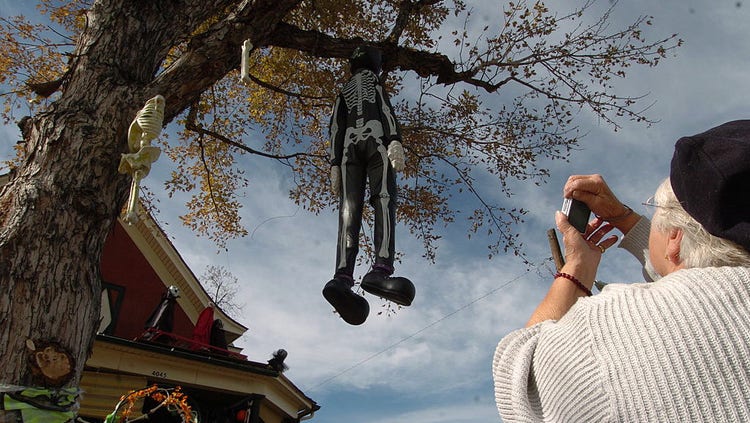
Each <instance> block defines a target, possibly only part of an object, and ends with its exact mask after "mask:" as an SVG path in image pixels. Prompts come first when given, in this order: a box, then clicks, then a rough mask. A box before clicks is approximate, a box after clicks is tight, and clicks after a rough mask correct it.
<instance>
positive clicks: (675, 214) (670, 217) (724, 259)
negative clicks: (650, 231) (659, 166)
mask: <svg viewBox="0 0 750 423" xmlns="http://www.w3.org/2000/svg"><path fill="white" fill-rule="evenodd" d="M654 201H655V202H656V204H657V205H658V206H657V207H656V211H655V213H654V217H653V219H652V221H651V224H652V225H654V227H655V228H656V229H657V230H659V231H662V232H666V231H668V230H670V229H680V230H682V243H681V244H680V260H682V262H683V264H684V265H685V267H686V268H692V267H719V266H746V267H750V253H749V252H748V251H746V250H745V249H744V248H742V247H741V246H740V245H739V244H736V243H734V242H732V241H729V240H726V239H724V238H719V237H716V236H713V235H711V234H710V233H708V231H706V229H705V228H703V225H701V224H700V223H698V221H696V220H695V219H693V218H692V217H691V216H690V215H689V214H688V213H687V212H686V211H685V209H684V208H682V205H681V204H680V202H679V201H678V200H677V197H676V196H675V194H674V191H673V190H672V184H671V183H670V181H669V178H667V179H665V180H664V182H662V183H661V185H659V187H658V188H657V189H656V193H655V194H654Z"/></svg>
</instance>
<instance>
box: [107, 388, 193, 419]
mask: <svg viewBox="0 0 750 423" xmlns="http://www.w3.org/2000/svg"><path fill="white" fill-rule="evenodd" d="M147 397H150V398H151V399H152V400H154V401H156V402H157V403H158V404H157V405H156V407H154V408H152V409H151V410H148V411H147V412H146V413H145V414H142V415H140V416H133V406H134V405H135V403H136V401H138V400H139V399H143V398H147ZM162 407H166V408H167V410H168V411H169V412H171V413H173V414H177V415H179V416H180V418H182V423H199V422H198V415H197V413H195V412H193V410H192V409H191V408H190V405H189V404H188V396H187V394H185V393H184V392H182V391H181V388H180V387H179V386H177V387H175V388H173V389H169V388H160V387H158V386H157V385H152V386H149V387H148V388H145V389H139V390H135V391H131V392H130V393H128V394H127V395H123V396H122V397H121V398H120V402H118V403H117V405H116V406H115V411H113V412H112V414H110V415H108V416H107V418H106V419H105V420H104V422H105V423H129V422H136V421H139V420H148V419H149V416H150V415H151V414H153V413H154V412H156V411H157V410H159V409H161V408H162Z"/></svg>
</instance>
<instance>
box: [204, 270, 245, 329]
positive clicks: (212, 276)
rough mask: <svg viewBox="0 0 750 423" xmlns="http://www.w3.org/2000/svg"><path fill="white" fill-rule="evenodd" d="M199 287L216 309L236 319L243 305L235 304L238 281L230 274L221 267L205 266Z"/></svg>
mask: <svg viewBox="0 0 750 423" xmlns="http://www.w3.org/2000/svg"><path fill="white" fill-rule="evenodd" d="M201 285H203V287H204V288H205V289H206V291H208V296H209V297H211V301H213V303H214V304H216V306H217V307H219V308H220V309H221V310H222V311H223V312H225V313H226V314H228V315H230V316H232V317H238V315H239V314H240V312H241V311H242V308H243V307H244V304H241V303H238V302H237V294H238V293H239V280H238V279H237V277H236V276H234V275H233V274H232V272H230V271H229V270H227V269H226V268H224V267H221V266H215V265H209V266H206V271H205V272H204V273H203V274H202V275H201Z"/></svg>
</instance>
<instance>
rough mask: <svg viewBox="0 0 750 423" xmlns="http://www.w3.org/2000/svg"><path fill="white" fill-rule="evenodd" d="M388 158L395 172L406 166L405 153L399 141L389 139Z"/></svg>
mask: <svg viewBox="0 0 750 423" xmlns="http://www.w3.org/2000/svg"><path fill="white" fill-rule="evenodd" d="M388 159H389V160H390V161H391V166H393V170H395V171H396V172H401V171H402V170H404V167H405V166H406V155H405V154H404V147H403V146H402V145H401V142H399V141H395V140H394V141H391V143H390V144H388Z"/></svg>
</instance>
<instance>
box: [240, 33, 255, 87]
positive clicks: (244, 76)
mask: <svg viewBox="0 0 750 423" xmlns="http://www.w3.org/2000/svg"><path fill="white" fill-rule="evenodd" d="M252 50H253V43H251V42H250V40H245V42H244V43H242V60H241V61H240V81H241V82H244V83H246V84H247V83H249V82H250V78H249V76H248V75H250V52H251V51H252Z"/></svg>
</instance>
